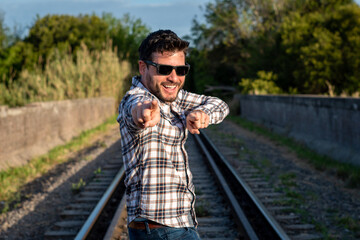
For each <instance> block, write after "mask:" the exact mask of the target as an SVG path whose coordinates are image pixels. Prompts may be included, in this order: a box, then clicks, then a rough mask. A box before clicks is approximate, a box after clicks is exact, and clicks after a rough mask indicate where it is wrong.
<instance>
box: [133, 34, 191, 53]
mask: <svg viewBox="0 0 360 240" xmlns="http://www.w3.org/2000/svg"><path fill="white" fill-rule="evenodd" d="M188 47H189V42H188V41H185V40H182V39H181V38H179V37H178V36H177V35H176V34H175V33H174V32H173V31H171V30H158V31H156V32H153V33H150V34H149V35H148V36H147V37H146V38H145V39H144V41H143V42H142V43H141V45H140V47H139V56H140V60H152V59H151V54H152V53H154V52H156V53H163V52H175V51H183V52H184V54H185V56H186V53H187V50H188Z"/></svg>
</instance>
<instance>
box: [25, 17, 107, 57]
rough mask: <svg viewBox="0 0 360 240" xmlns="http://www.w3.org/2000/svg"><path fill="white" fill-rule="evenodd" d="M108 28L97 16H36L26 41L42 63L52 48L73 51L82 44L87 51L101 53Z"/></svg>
mask: <svg viewBox="0 0 360 240" xmlns="http://www.w3.org/2000/svg"><path fill="white" fill-rule="evenodd" d="M107 29H108V25H107V23H106V22H105V21H103V20H102V19H101V18H99V17H97V16H96V15H91V16H89V15H79V16H78V17H75V16H70V15H47V16H45V17H43V18H39V17H37V20H36V22H35V24H34V25H33V26H32V27H31V28H30V31H29V36H28V37H26V38H25V42H27V43H30V44H32V45H33V47H34V51H35V52H37V53H38V54H39V57H41V58H42V59H43V60H45V59H46V58H47V57H48V56H49V54H51V52H52V51H53V50H54V49H60V50H63V51H67V52H69V51H70V52H76V50H77V49H78V48H80V44H81V42H83V43H85V44H86V46H87V47H88V49H89V50H90V51H93V50H100V49H101V48H102V47H103V45H104V43H105V42H106V38H107Z"/></svg>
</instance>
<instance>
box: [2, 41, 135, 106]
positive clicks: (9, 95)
mask: <svg viewBox="0 0 360 240" xmlns="http://www.w3.org/2000/svg"><path fill="white" fill-rule="evenodd" d="M130 74H131V67H130V64H129V62H127V61H123V62H121V61H120V60H119V58H118V57H117V53H116V50H113V49H112V46H111V44H110V43H107V44H105V45H104V48H103V49H102V50H101V51H100V50H99V51H90V50H89V49H88V48H87V47H86V45H85V44H82V45H81V48H80V49H79V51H78V52H77V54H76V57H75V56H74V55H72V54H71V53H62V52H60V51H58V50H54V53H53V55H52V56H51V57H49V60H48V61H47V62H46V65H45V67H43V66H42V64H38V66H34V69H33V70H31V71H30V70H26V69H24V70H23V71H21V73H20V74H19V77H18V78H16V79H12V78H11V77H9V81H8V83H7V84H5V83H2V82H0V105H8V106H10V107H14V106H22V105H25V104H27V103H30V102H40V101H54V100H58V101H59V100H64V99H76V98H90V97H100V96H106V97H114V98H115V99H117V100H119V98H120V97H121V96H122V95H123V93H124V92H123V91H124V85H125V84H126V81H127V78H128V76H129V75H130Z"/></svg>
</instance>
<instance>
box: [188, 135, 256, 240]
mask: <svg viewBox="0 0 360 240" xmlns="http://www.w3.org/2000/svg"><path fill="white" fill-rule="evenodd" d="M201 134H203V133H201ZM195 139H196V141H197V143H198V144H199V146H200V148H201V150H202V151H203V153H204V154H205V156H206V160H207V161H208V162H209V164H210V166H211V168H212V170H213V171H214V173H215V175H216V177H217V179H218V181H219V183H220V185H221V187H222V190H223V191H224V193H225V194H226V197H227V198H228V200H229V201H230V204H231V205H232V208H233V210H234V211H235V215H236V217H237V219H238V221H239V223H240V224H241V227H242V229H243V230H244V231H245V232H246V235H247V237H248V239H251V240H258V239H259V238H258V236H257V235H256V233H255V231H254V229H253V228H252V226H251V224H250V223H249V221H248V219H247V217H246V215H245V213H244V212H243V210H242V208H241V206H240V204H239V203H238V201H237V200H236V197H235V196H234V194H233V193H232V191H231V189H230V187H229V185H228V184H227V183H226V180H225V178H224V176H223V175H222V173H221V171H220V169H219V168H218V167H217V165H216V163H215V160H214V159H213V157H212V155H211V154H210V152H209V151H208V150H207V148H206V146H205V145H204V143H203V142H202V140H201V139H200V137H199V136H198V135H195Z"/></svg>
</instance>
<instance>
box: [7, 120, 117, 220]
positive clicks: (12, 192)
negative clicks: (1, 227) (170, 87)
mask: <svg viewBox="0 0 360 240" xmlns="http://www.w3.org/2000/svg"><path fill="white" fill-rule="evenodd" d="M115 123H116V116H115V115H114V116H113V117H111V118H109V119H107V120H106V121H105V122H104V123H103V124H101V125H99V126H97V127H95V128H93V129H90V130H87V131H84V132H82V133H81V134H80V135H79V136H77V137H74V138H73V139H72V140H71V141H69V142H68V143H66V144H64V145H61V146H57V147H55V148H53V149H51V150H50V151H49V152H48V153H47V154H45V155H42V156H39V157H36V158H33V159H32V160H30V161H29V163H28V164H26V165H23V166H19V167H12V168H9V169H7V170H4V171H0V212H2V213H4V212H7V211H9V210H10V209H12V208H14V207H16V205H17V203H18V202H19V201H21V197H22V196H21V194H20V192H21V190H22V188H23V187H24V186H25V185H26V184H27V183H29V182H31V181H33V180H34V179H36V178H37V177H40V176H41V175H43V174H44V173H46V172H48V171H49V170H50V169H52V168H53V167H54V166H56V165H57V164H60V163H64V162H66V161H67V160H68V158H67V154H68V153H70V152H74V151H78V150H81V149H84V148H86V147H88V146H89V145H90V144H91V143H92V139H93V138H94V137H95V136H97V135H99V134H101V133H103V132H105V131H106V130H108V129H109V128H110V126H113V125H114V124H115Z"/></svg>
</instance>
